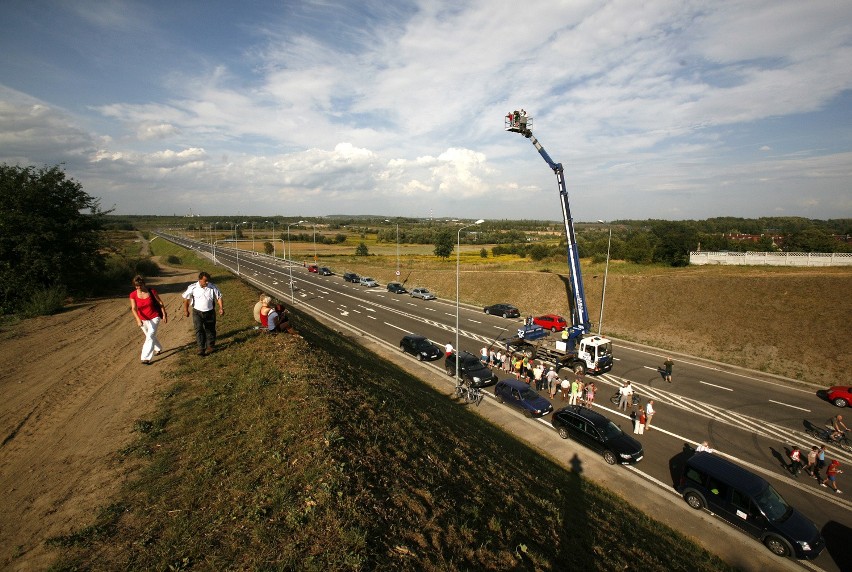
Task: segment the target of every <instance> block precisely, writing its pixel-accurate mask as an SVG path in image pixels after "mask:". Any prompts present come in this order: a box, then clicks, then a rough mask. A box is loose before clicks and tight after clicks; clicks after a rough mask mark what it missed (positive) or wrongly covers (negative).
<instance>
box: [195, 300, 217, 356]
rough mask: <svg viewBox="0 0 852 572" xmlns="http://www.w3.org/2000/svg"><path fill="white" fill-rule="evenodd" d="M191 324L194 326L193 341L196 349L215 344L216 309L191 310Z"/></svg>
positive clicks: (210, 346)
mask: <svg viewBox="0 0 852 572" xmlns="http://www.w3.org/2000/svg"><path fill="white" fill-rule="evenodd" d="M192 325H193V326H194V327H195V342H196V343H197V344H198V350H199V351H201V350H203V349H204V348H212V347H213V346H215V345H216V309H215V308H214V309H212V310H209V311H207V312H199V311H198V310H193V311H192Z"/></svg>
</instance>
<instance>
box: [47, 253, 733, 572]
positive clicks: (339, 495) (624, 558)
mask: <svg viewBox="0 0 852 572" xmlns="http://www.w3.org/2000/svg"><path fill="white" fill-rule="evenodd" d="M176 255H179V256H181V257H182V258H183V259H184V260H185V261H186V260H190V258H189V257H190V256H192V255H190V254H188V253H186V252H185V251H184V252H183V253H181V254H176ZM195 262H196V261H194V260H193V261H192V263H193V264H194V263H195ZM197 262H198V266H199V267H200V268H202V269H203V268H204V265H205V264H206V263H205V262H204V261H201V260H198V261H197ZM215 278H216V277H215V276H214V279H215ZM218 283H219V285H220V287H221V288H222V290H223V293H224V295H225V296H226V297H227V300H228V305H229V307H230V308H245V309H246V311H245V312H237V311H232V312H230V313H229V314H228V316H226V317H229V316H230V317H229V321H223V322H222V323H220V325H219V331H220V338H221V341H220V346H221V347H222V350H221V351H219V352H217V353H215V354H213V355H212V356H209V357H207V358H204V359H201V358H197V357H196V356H192V355H186V356H184V357H183V358H181V361H180V363H179V364H178V365H177V366H176V367H175V368H174V369H173V370H171V371H170V372H169V374H168V375H169V376H170V377H171V378H172V379H171V381H172V384H171V386H170V388H169V389H168V391H166V392H165V393H164V395H163V396H162V403H161V405H160V407H159V409H158V412H157V414H156V415H155V416H153V417H152V418H151V419H139V420H137V421H136V422H135V423H134V427H133V428H134V429H135V430H136V432H137V434H138V439H137V440H136V442H135V443H134V444H133V445H132V446H130V447H128V448H127V449H125V450H124V451H122V452H121V453H120V455H119V456H120V457H121V458H123V459H125V460H126V462H127V464H128V465H132V466H134V467H135V466H137V465H139V464H140V463H139V460H140V459H141V460H142V461H143V462H142V463H141V465H142V468H140V469H137V470H136V471H135V473H134V475H133V478H132V479H131V480H130V482H129V484H128V485H127V486H126V487H125V488H124V490H123V492H122V493H121V495H120V498H116V499H109V500H108V501H106V502H108V506H107V507H106V508H105V509H104V510H103V511H102V513H101V514H100V516H99V517H97V518H96V519H95V522H94V523H93V524H92V525H90V526H88V527H86V528H84V529H81V530H79V531H77V532H74V533H72V534H69V535H67V536H63V537H59V538H54V539H52V541H51V542H52V544H53V545H54V546H57V547H58V548H59V549H60V551H61V556H60V557H59V559H58V560H57V561H56V563H55V564H54V566H53V569H54V570H77V569H93V570H116V569H122V570H167V569H168V570H181V569H196V570H224V569H229V570H230V569H251V570H256V569H264V570H265V569H271V570H329V569H331V570H375V569H394V570H506V569H513V570H514V569H518V570H527V569H528V570H566V569H574V568H577V569H580V568H583V569H590V570H613V569H621V570H624V569H635V570H726V569H729V567H727V566H726V565H725V564H724V563H723V562H721V561H720V560H719V559H718V558H716V557H715V556H713V555H711V554H709V553H707V552H706V551H704V550H703V549H701V548H700V547H699V546H697V545H696V544H694V543H693V542H692V541H690V540H688V539H686V538H685V537H683V536H682V535H680V534H679V533H678V532H676V531H674V530H672V529H670V528H668V527H666V526H664V525H661V524H659V523H657V522H654V521H653V520H651V519H650V518H648V517H647V516H646V515H644V514H641V513H639V512H638V511H637V510H636V509H635V508H633V507H632V506H630V505H629V504H627V503H625V502H624V501H623V500H621V499H620V498H619V497H617V496H615V495H613V494H612V493H610V492H608V491H606V490H605V489H603V488H601V487H599V486H597V485H595V484H593V483H591V482H589V481H586V480H585V479H584V478H583V477H582V475H581V473H579V472H569V471H566V470H565V469H564V468H563V467H561V466H559V465H558V464H556V463H555V462H553V461H552V460H550V459H548V458H546V457H543V456H541V455H540V454H539V453H537V452H536V451H534V450H532V449H531V448H529V447H528V446H526V445H525V444H523V443H522V442H520V441H518V440H516V439H514V438H513V437H511V436H509V435H507V434H505V433H504V432H502V431H501V430H500V429H498V428H496V427H494V426H492V425H491V424H489V423H488V422H486V421H485V420H483V419H481V418H480V417H478V416H476V415H474V414H471V413H469V412H467V411H466V410H465V409H463V408H461V407H460V406H459V405H456V404H454V403H453V402H452V401H451V400H450V399H448V398H447V397H446V395H443V394H441V393H439V392H436V391H435V390H433V389H432V388H431V387H429V386H428V385H426V384H424V383H423V382H421V381H420V380H418V379H417V378H416V377H414V376H412V375H411V374H409V373H407V372H406V371H404V370H402V369H400V368H398V367H397V366H395V365H393V364H390V363H388V362H386V361H383V360H381V359H378V358H377V357H376V356H375V355H374V354H371V353H369V352H368V351H366V350H365V349H364V348H362V347H360V346H358V345H356V344H354V343H353V342H351V341H350V340H349V339H347V338H346V337H342V336H341V335H340V334H339V333H336V332H333V331H331V330H329V329H328V328H326V327H324V326H323V325H321V324H319V323H317V322H315V321H314V320H312V319H311V318H310V317H308V316H305V315H301V314H299V313H298V312H296V313H295V314H294V316H293V323H294V325H295V326H296V328H297V330H298V331H299V332H301V334H302V335H303V336H304V337H298V336H286V335H284V336H278V337H275V336H266V335H261V334H259V333H258V332H256V331H253V330H251V329H250V328H251V326H252V323H251V315H250V312H249V309H250V308H251V307H252V305H253V304H254V301H255V300H256V299H257V297H256V292H255V291H254V290H253V289H251V288H249V287H247V286H245V285H243V284H242V283H240V282H238V281H236V280H226V279H219V280H218Z"/></svg>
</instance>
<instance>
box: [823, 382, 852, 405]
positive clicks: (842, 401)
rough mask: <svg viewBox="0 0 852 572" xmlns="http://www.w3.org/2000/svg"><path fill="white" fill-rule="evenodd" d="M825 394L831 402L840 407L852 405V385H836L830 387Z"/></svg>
mask: <svg viewBox="0 0 852 572" xmlns="http://www.w3.org/2000/svg"><path fill="white" fill-rule="evenodd" d="M825 395H826V397H827V398H828V400H829V401H830V402H832V403H833V404H835V405H836V406H838V407H849V406H852V387H849V386H848V385H845V386H841V385H835V386H834V387H829V388H828V391H826V392H825Z"/></svg>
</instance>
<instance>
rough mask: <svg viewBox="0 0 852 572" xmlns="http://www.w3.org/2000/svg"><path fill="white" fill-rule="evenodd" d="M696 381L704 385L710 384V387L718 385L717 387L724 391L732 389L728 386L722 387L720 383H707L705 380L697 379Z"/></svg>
mask: <svg viewBox="0 0 852 572" xmlns="http://www.w3.org/2000/svg"><path fill="white" fill-rule="evenodd" d="M698 383H703V384H704V385H709V386H712V387H718V388H719V389H724V390H725V391H733V389H731V388H730V387H724V386H722V385H716V384H715V383H709V382H707V381H701V380H698Z"/></svg>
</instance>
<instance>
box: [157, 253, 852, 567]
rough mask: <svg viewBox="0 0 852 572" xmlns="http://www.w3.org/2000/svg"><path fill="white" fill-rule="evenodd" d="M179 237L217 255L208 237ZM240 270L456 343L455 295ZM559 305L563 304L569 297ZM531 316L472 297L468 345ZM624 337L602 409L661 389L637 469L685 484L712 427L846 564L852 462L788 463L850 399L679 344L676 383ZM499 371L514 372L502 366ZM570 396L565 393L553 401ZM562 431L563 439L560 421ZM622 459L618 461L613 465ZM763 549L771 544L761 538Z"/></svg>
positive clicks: (394, 339)
mask: <svg viewBox="0 0 852 572" xmlns="http://www.w3.org/2000/svg"><path fill="white" fill-rule="evenodd" d="M169 238H170V240H173V241H175V242H178V243H179V244H181V245H183V246H186V247H189V248H195V249H197V250H199V251H202V252H205V253H208V254H207V255H208V256H209V255H210V254H209V253H210V252H211V251H210V246H209V245H207V244H202V243H198V242H194V241H190V240H186V239H182V238H178V237H169ZM235 254H236V252H235V251H234V250H233V249H230V248H219V247H217V248H216V260H217V263H218V264H220V265H222V266H225V267H227V268H229V269H230V270H231V271H233V272H236V269H237V257H236V256H235ZM239 270H240V275H241V276H242V277H243V278H244V279H246V280H248V281H250V282H253V283H254V284H255V285H257V286H258V287H259V288H262V289H263V290H265V291H267V292H269V293H271V294H274V295H276V296H278V297H279V298H280V299H282V300H284V301H288V302H289V301H290V282H289V276H290V272H291V271H292V275H293V279H294V284H293V286H294V287H293V295H294V300H295V303H296V305H297V306H298V307H300V308H302V309H304V310H306V311H309V312H310V311H313V312H316V313H320V314H324V315H326V316H328V317H332V318H334V319H335V320H338V321H340V322H345V323H346V324H348V325H349V326H352V327H354V328H357V329H360V330H362V331H365V332H368V333H369V334H371V335H372V336H374V337H376V338H378V339H381V340H384V341H385V342H387V343H388V344H390V345H392V346H394V347H398V344H399V340H400V338H401V337H402V336H403V335H405V334H406V333H411V332H413V333H418V334H421V335H425V336H427V337H428V338H429V339H431V340H433V341H435V342H436V343H438V344H440V345H442V346H443V345H444V344H446V343H447V342H452V343H453V344H455V317H456V306H455V301H454V300H440V299H439V300H430V301H424V300H419V299H414V298H411V297H410V296H408V295H406V294H403V295H399V294H391V293H389V292H387V290H385V289H384V287H383V286H381V287H379V288H366V287H363V286H360V285H358V284H351V283H347V282H344V281H343V279H342V278H341V276H340V275H341V274H342V272H343V271H344V270H346V269H344V268H332V270H334V271H335V273H336V275H334V276H318V275H317V274H314V273H309V272H308V271H307V269H306V268H304V267H302V266H301V265H294V266H293V267H292V268H290V267H288V266H287V265H286V263H285V262H284V261H283V260H281V259H277V260H273V259H272V258H271V257H268V256H264V255H251V254H247V253H245V252H242V253H241V254H240V255H239ZM415 286H425V287H429V285H428V284H407V285H406V287H408V288H409V289H410V288H412V287H415ZM507 302H510V303H511V300H507ZM554 311H556V312H557V313H559V312H558V309H554ZM520 324H521V320H518V319H516V320H506V319H503V318H500V317H496V316H489V315H486V314H484V313H483V311H482V309H481V308H473V307H470V306H467V305H463V306H461V309H460V317H459V336H460V346H461V349H462V350H466V351H469V352H471V353H473V354H475V355H478V353H479V349H480V348H481V347H483V346H486V347H487V346H490V345H491V344H492V343H495V340H497V339H498V338H500V337H506V336H508V335H511V333H512V332H514V331H515V330H516V329H517V328H518V326H519V325H520ZM614 346H615V347H614V350H613V352H614V354H615V365H614V366H613V369H612V371H611V372H609V373H607V374H603V375H599V376H595V377H594V380H595V383H596V385H597V386H598V388H599V391H598V395H597V399H596V405H595V409H597V410H599V411H601V412H602V413H604V414H605V415H607V416H608V417H610V418H611V419H612V420H614V421H615V422H616V423H617V424H620V425H621V426H622V427H623V428H624V429H625V430H627V431H629V430H630V421H629V419H628V417H627V416H626V415H624V414H623V413H621V412H619V411H617V410H616V408H615V407H614V406H613V405H612V404H611V403H610V402H609V400H608V397H609V396H610V395H611V394H612V393H613V392H614V391H615V390H616V388H617V387H619V385H620V384H621V383H623V382H625V381H628V380H629V381H631V382H632V384H633V386H634V387H635V388H636V392H637V393H638V394H639V395H640V396H641V397H642V403H643V404H644V403H645V401H646V400H647V399H649V398H651V399H654V405H655V409H656V415H655V416H654V420H653V426H652V430H651V431H650V432H648V433H646V434H645V435H642V436H638V437H639V439H640V441H641V442H642V445H643V446H644V448H645V458H644V459H643V460H642V461H641V462H640V463H639V464H638V465H636V466H632V467H625V468H624V469H625V470H630V471H635V472H637V473H638V474H640V475H641V476H643V477H644V478H645V479H648V480H650V481H652V482H654V483H656V484H657V485H658V486H659V489H660V491H661V493H663V494H676V492H675V491H674V489H673V487H672V485H673V483H674V480H675V479H676V476H675V475H673V474H672V470H671V469H670V466H671V464H672V463H674V462H675V459H676V458H677V457H678V455H679V454H680V453H681V452H682V451H683V449H684V446H685V445H690V446H694V445H695V444H697V443H699V442H701V441H703V440H705V439H707V440H709V441H710V443H711V445H712V446H713V447H714V448H715V449H717V454H720V455H724V456H726V457H728V458H729V459H731V460H733V461H734V462H736V463H738V464H739V465H741V466H744V467H746V468H748V469H750V470H751V471H752V472H755V473H757V474H760V475H762V476H763V477H764V478H766V479H767V480H768V481H770V483H772V485H773V486H774V487H775V488H776V489H777V490H778V491H779V492H780V493H781V494H782V495H783V496H784V498H786V499H787V500H788V501H789V502H790V503H791V504H792V505H794V506H795V507H796V508H798V509H799V510H801V511H802V512H803V513H804V514H805V515H806V516H807V517H808V518H810V519H811V520H812V521H813V522H814V523H815V524H816V525H817V527H819V528H820V530H822V531H823V533H824V535H825V536H826V539H827V541H828V549H827V550H825V551H824V552H823V553H822V555H821V556H820V557H819V558H818V559H817V560H815V561H814V562H812V563H807V562H805V563H802V564H803V565H804V566H806V567H808V568H811V569H824V570H841V569H843V568H844V566H847V565H846V564H845V563H840V562H843V561H842V560H841V561H838V558H839V557H840V556H841V554H842V553H843V551H847V552H845V555H847V556H848V554H849V552H848V550H849V545H850V544H852V543H850V542H849V541H850V540H852V501H850V496H852V470H849V471H847V474H846V475H840V477H839V480H838V483H839V488H840V489H841V490H843V489H847V488H848V492H849V493H850V494H849V495H848V496H847V495H846V494H842V495H838V494H835V493H834V492H832V491H831V490H830V489H827V488H823V487H820V486H819V485H818V484H817V482H816V480H815V479H813V478H810V477H808V476H807V474H805V473H802V475H801V476H800V477H799V478H798V479H794V478H792V476H791V475H790V474H789V472H788V471H786V469H785V467H784V464H785V463H786V462H788V461H789V459H788V458H787V452H788V451H789V450H790V448H791V446H792V445H794V444H795V445H798V446H799V447H800V448H801V449H802V451H803V456H804V455H805V454H806V453H807V451H808V450H809V449H810V447H811V445H813V444H816V442H815V441H814V439H813V438H811V437H809V436H808V435H807V434H806V433H805V432H804V428H805V425H804V424H805V422H807V421H810V422H813V423H814V424H816V425H818V426H821V425H822V424H823V423H824V421H825V420H826V419H828V418H829V417H830V416H832V415H835V414H837V412H838V411H839V410H838V409H837V408H835V407H834V406H832V405H831V404H829V403H827V402H826V401H824V400H822V399H820V398H819V397H818V396H817V394H816V388H807V387H805V386H795V384H790V383H789V382H787V383H784V382H782V380H779V379H777V378H774V377H772V376H766V375H762V374H760V373H759V372H754V371H749V370H742V369H739V368H735V367H732V366H726V365H724V364H717V363H712V362H707V361H705V360H701V359H698V358H691V357H688V356H678V355H674V356H673V357H674V361H675V366H674V375H673V383H671V384H669V383H666V382H665V381H664V380H663V379H662V377H661V376H660V373H659V371H658V368H659V367H660V366H661V365H662V363H663V361H664V360H665V357H666V355H667V354H666V353H664V352H662V351H659V350H655V349H653V348H648V347H645V346H637V345H634V344H630V343H626V342H619V341H616V342H615V343H614ZM433 366H434V367H435V368H440V369H443V359H441V360H438V361H436V362H433ZM498 375H499V376H500V377H501V378H502V377H506V376H508V375H507V374H503V373H502V372H501V373H500V374H498ZM447 383H448V389H449V387H450V386H451V384H452V380H451V379H450V378H448V380H447ZM489 393H490V392H489ZM561 406H562V402H561V401H560V400H559V398H557V399H556V400H555V401H554V407H555V408H559V407H561ZM529 423H543V424H547V425H549V421H548V419H540V420H529ZM553 438H554V439H559V437H558V436H557V435H556V433H555V431H554V432H553ZM829 458H837V459H839V460H840V462H841V465H842V467H846V468H848V467H850V466H852V454H850V453H847V452H844V451H842V450H840V449H839V448H837V447H833V446H829ZM613 470H619V469H618V468H617V467H613ZM845 492H846V491H844V493H845ZM844 541H845V542H844ZM755 549H756V550H765V549H764V548H762V547H761V546H760V545H759V544H758V543H757V542H755ZM846 569H848V568H846Z"/></svg>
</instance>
